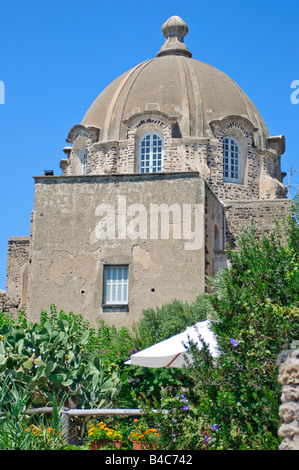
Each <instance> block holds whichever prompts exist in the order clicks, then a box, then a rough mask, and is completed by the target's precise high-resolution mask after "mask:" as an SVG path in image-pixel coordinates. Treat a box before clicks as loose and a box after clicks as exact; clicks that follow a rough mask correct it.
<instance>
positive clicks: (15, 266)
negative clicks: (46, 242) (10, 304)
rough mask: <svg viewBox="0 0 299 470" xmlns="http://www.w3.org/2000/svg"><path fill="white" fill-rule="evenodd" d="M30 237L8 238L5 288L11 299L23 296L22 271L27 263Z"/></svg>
mask: <svg viewBox="0 0 299 470" xmlns="http://www.w3.org/2000/svg"><path fill="white" fill-rule="evenodd" d="M29 243H30V237H10V238H9V240H8V249H7V271H6V287H7V295H8V296H9V297H11V298H20V299H22V296H23V292H22V291H23V287H25V286H24V284H23V281H24V271H25V268H26V266H27V265H28V263H29Z"/></svg>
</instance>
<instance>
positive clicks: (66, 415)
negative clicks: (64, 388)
mask: <svg viewBox="0 0 299 470" xmlns="http://www.w3.org/2000/svg"><path fill="white" fill-rule="evenodd" d="M155 411H156V410H154V412H155ZM51 413H53V408H52V407H51V406H47V407H43V408H31V409H30V410H27V412H26V414H29V415H33V414H51ZM143 413H144V412H143V411H141V410H139V409H133V410H129V409H124V408H114V409H113V408H112V409H109V408H96V409H90V410H77V409H71V408H63V409H62V410H61V411H60V414H61V420H62V435H63V442H64V444H69V435H70V419H71V418H72V417H74V416H79V417H88V416H141V415H142V414H143Z"/></svg>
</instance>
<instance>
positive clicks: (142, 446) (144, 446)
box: [133, 441, 157, 450]
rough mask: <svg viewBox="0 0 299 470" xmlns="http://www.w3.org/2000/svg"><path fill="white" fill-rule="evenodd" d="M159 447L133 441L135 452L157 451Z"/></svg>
mask: <svg viewBox="0 0 299 470" xmlns="http://www.w3.org/2000/svg"><path fill="white" fill-rule="evenodd" d="M156 449H157V445H156V444H151V443H150V442H143V441H133V450H156Z"/></svg>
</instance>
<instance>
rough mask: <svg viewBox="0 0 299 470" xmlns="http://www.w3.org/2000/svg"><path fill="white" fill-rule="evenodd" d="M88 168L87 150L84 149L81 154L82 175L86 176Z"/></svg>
mask: <svg viewBox="0 0 299 470" xmlns="http://www.w3.org/2000/svg"><path fill="white" fill-rule="evenodd" d="M86 168H87V148H86V147H84V149H83V151H82V154H81V170H82V175H86Z"/></svg>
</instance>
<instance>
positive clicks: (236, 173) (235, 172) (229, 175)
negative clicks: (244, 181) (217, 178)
mask: <svg viewBox="0 0 299 470" xmlns="http://www.w3.org/2000/svg"><path fill="white" fill-rule="evenodd" d="M223 181H230V182H231V183H240V181H241V178H240V146H239V144H238V142H237V141H236V139H234V138H233V137H225V138H224V139H223Z"/></svg>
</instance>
